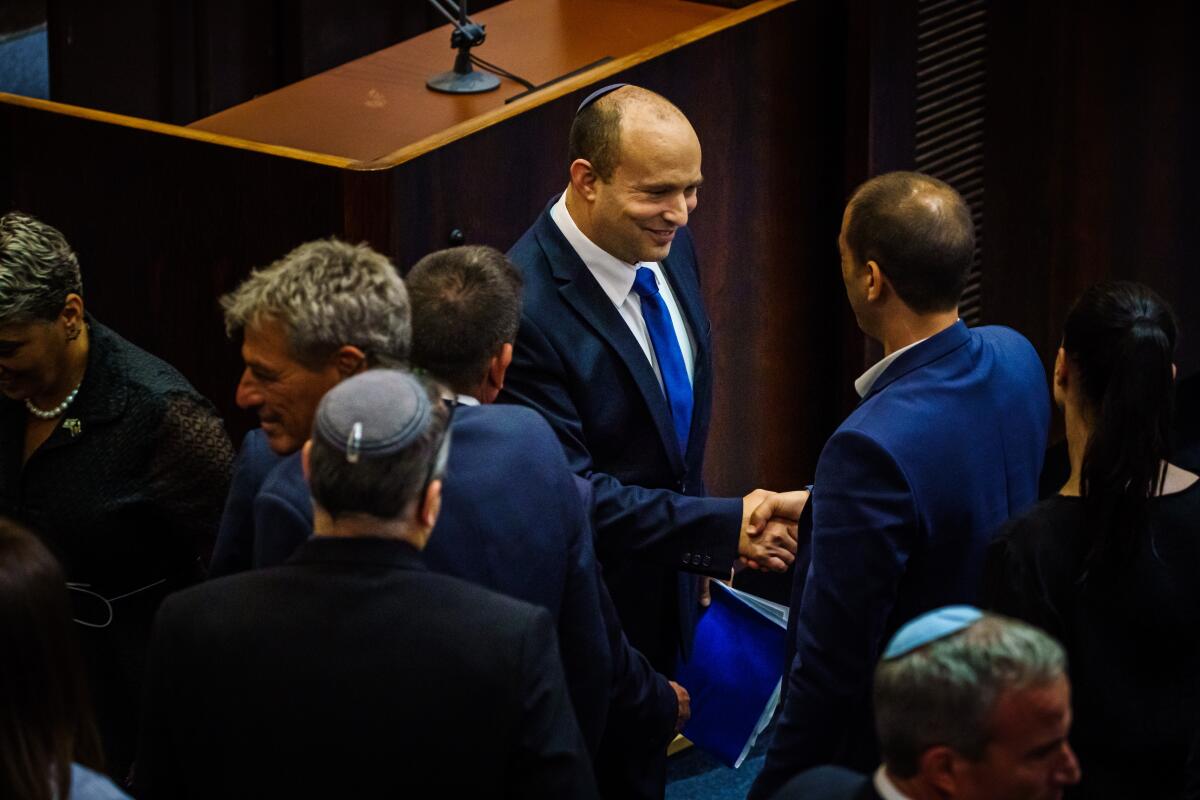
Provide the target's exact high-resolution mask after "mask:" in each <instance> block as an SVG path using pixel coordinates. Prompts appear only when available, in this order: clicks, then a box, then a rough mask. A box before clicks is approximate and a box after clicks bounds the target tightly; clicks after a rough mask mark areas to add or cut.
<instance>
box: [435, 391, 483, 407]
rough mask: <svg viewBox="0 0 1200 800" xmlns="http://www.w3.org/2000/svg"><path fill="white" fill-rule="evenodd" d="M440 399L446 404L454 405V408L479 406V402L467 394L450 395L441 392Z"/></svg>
mask: <svg viewBox="0 0 1200 800" xmlns="http://www.w3.org/2000/svg"><path fill="white" fill-rule="evenodd" d="M442 399H443V400H445V401H447V402H450V403H454V404H455V405H456V406H477V405H479V400H478V399H476V398H474V397H472V396H471V395H469V394H451V393H449V392H442Z"/></svg>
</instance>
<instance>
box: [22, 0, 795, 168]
mask: <svg viewBox="0 0 1200 800" xmlns="http://www.w3.org/2000/svg"><path fill="white" fill-rule="evenodd" d="M794 2H796V0H759V2H757V3H753V4H751V5H748V6H746V7H744V8H740V9H737V10H735V11H732V12H730V13H729V14H726V15H725V16H723V17H718V18H717V19H714V20H712V21H710V22H706V23H704V24H703V25H698V26H696V27H695V28H692V29H691V30H688V31H684V32H683V33H679V34H676V35H675V36H672V37H670V38H668V39H664V40H663V41H661V42H656V43H655V44H652V45H650V46H649V47H644V48H642V49H641V50H638V51H637V52H635V53H630V54H629V55H627V56H622V57H621V58H618V59H615V60H613V61H609V62H606V63H604V64H602V65H600V66H597V67H595V68H594V69H590V70H588V71H586V72H581V73H580V74H578V75H575V76H572V77H571V78H569V79H567V80H563V81H560V82H558V83H555V84H553V85H552V86H548V87H546V88H545V89H544V90H539V91H536V92H534V93H533V94H531V95H528V96H527V97H523V98H521V99H520V100H517V101H515V102H513V103H510V104H508V105H506V106H503V107H501V108H497V109H493V110H492V111H489V112H487V113H486V114H481V115H479V116H478V117H474V118H473V119H469V120H466V121H465V122H461V123H459V124H458V125H455V126H453V127H450V128H447V129H446V130H444V131H441V132H440V133H437V134H435V135H433V136H428V137H426V138H424V139H422V140H420V141H418V142H414V143H413V144H410V145H405V146H404V147H402V148H400V149H399V150H395V151H393V152H391V153H389V154H388V155H386V156H384V157H382V158H378V159H374V160H372V161H356V160H354V159H350V158H346V157H344V156H335V155H329V154H326V153H314V152H310V151H308V150H300V149H298V148H295V147H285V146H283V145H273V144H264V143H262V142H255V141H251V140H249V139H240V138H238V137H236V136H225V135H222V134H217V133H208V132H206V131H200V130H196V129H195V128H185V127H183V126H181V125H172V124H170V123H166V122H155V121H154V120H148V119H141V118H139V117H130V116H126V115H124V114H114V113H112V112H109V111H100V110H97V109H93V108H84V107H82V106H73V105H68V104H66V103H56V102H54V101H52V100H41V99H38V98H34V97H23V96H21V95H15V94H9V93H7V92H0V103H6V104H9V105H15V106H23V107H26V108H35V109H38V110H40V111H47V112H50V113H53V114H63V115H65V116H70V117H78V118H80V119H90V120H94V121H96V122H103V123H107V124H110V125H121V126H123V127H127V128H136V129H138V130H144V131H150V132H152V133H160V134H163V135H165V136H176V137H179V138H182V139H192V140H194V141H198V142H207V143H209V144H216V145H223V146H225V147H233V148H237V149H240V150H252V151H254V152H258V153H266V154H269V155H274V156H280V157H283V158H290V159H295V160H297V161H308V162H310V163H313V164H322V165H324V166H328V167H337V168H339V169H346V170H355V171H364V172H374V171H378V170H385V169H389V168H391V167H395V166H398V165H400V164H403V163H405V162H406V161H411V160H413V159H414V158H417V157H419V156H422V155H425V154H426V153H429V152H431V151H433V150H436V149H438V148H439V147H442V146H444V145H447V144H449V143H451V142H454V141H457V140H459V139H462V138H463V137H466V136H469V135H471V134H472V133H475V132H477V131H480V130H483V129H484V128H489V127H491V126H492V125H495V124H497V123H500V122H503V121H504V120H506V119H509V118H511V117H514V116H516V115H518V114H521V113H523V112H525V111H527V110H529V109H531V108H536V107H537V106H540V105H542V104H544V103H548V102H550V101H552V100H557V99H558V98H560V97H562V96H564V95H567V94H570V93H571V92H574V91H576V90H578V89H580V88H582V87H584V86H587V85H588V84H591V83H594V82H596V81H598V80H601V79H603V78H606V77H608V76H609V75H615V74H617V73H618V72H621V71H622V70H625V69H628V68H629V67H632V66H635V65H637V64H640V63H642V62H644V61H648V60H650V59H651V58H654V57H656V56H660V55H662V54H664V53H669V52H671V51H672V50H677V49H679V48H680V47H683V46H685V45H688V44H691V43H692V42H695V41H697V40H699V39H703V38H705V37H706V36H711V35H712V34H714V33H719V32H720V31H723V30H726V29H727V28H732V27H734V26H735V25H740V24H741V23H743V22H745V21H747V20H750V19H754V18H755V17H759V16H762V15H763V14H768V13H770V12H772V11H774V10H776V9H778V8H782V7H783V6H786V5H790V4H792V3H794Z"/></svg>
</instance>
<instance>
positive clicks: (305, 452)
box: [300, 439, 312, 483]
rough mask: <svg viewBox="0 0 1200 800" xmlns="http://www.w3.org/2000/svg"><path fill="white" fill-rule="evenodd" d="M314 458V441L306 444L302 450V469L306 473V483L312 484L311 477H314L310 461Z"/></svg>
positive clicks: (310, 440)
mask: <svg viewBox="0 0 1200 800" xmlns="http://www.w3.org/2000/svg"><path fill="white" fill-rule="evenodd" d="M311 458H312V439H309V440H308V441H306V442H305V443H304V447H301V448H300V468H301V469H302V470H303V471H304V482H305V483H312V479H311V478H310V476H311V475H312V467H311V466H310V465H309V464H310V459H311Z"/></svg>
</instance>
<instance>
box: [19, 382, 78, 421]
mask: <svg viewBox="0 0 1200 800" xmlns="http://www.w3.org/2000/svg"><path fill="white" fill-rule="evenodd" d="M80 386H83V381H80V382H79V385H78V386H76V387H75V388H74V389H72V390H71V393H70V394H69V395H67V399H66V400H63V401H62V402H61V403H59V404H58V405H56V406H55V407H54V408H52V409H50V410H49V411H43V410H42V409H40V408H38V407H37V406H35V405H34V404H33V401H32V400H30V399H29V398H28V397H26V398H25V408H26V409H27V410H28V411H29V413H30V414H33V415H34V416H35V417H37V418H38V419H55V418H56V417H61V416H62V415H63V412H64V411H66V410H67V407H68V406H69V405H71V402H72V401H73V400H74V399H75V395H77V394H79V387H80Z"/></svg>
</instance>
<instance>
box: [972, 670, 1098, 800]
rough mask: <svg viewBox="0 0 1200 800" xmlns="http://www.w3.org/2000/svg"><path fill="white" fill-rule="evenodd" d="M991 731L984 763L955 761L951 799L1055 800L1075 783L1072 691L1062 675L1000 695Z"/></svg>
mask: <svg viewBox="0 0 1200 800" xmlns="http://www.w3.org/2000/svg"><path fill="white" fill-rule="evenodd" d="M991 728H992V731H991V732H992V737H991V740H990V741H989V742H988V744H987V747H986V749H985V750H984V755H983V758H981V759H979V760H978V761H969V760H967V759H962V760H961V761H960V762H959V774H958V776H957V778H958V781H957V784H958V786H957V788H958V791H956V792H955V795H954V796H955V797H962V798H971V799H972V800H1056V799H1057V798H1059V797H1062V793H1063V789H1064V787H1067V786H1070V785H1072V784H1075V783H1078V782H1079V776H1080V772H1079V762H1078V761H1076V760H1075V754H1074V752H1072V751H1071V746H1070V745H1069V744H1068V743H1067V733H1068V731H1070V729H1071V689H1070V685H1069V683H1068V682H1067V678H1066V677H1065V676H1060V677H1059V678H1058V679H1057V680H1055V681H1053V682H1051V683H1048V684H1044V685H1040V686H1030V687H1026V688H1023V689H1012V690H1008V691H1005V692H1003V693H1002V694H1001V695H1000V697H999V698H997V700H996V704H995V707H994V708H993V711H992V716H991Z"/></svg>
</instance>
